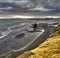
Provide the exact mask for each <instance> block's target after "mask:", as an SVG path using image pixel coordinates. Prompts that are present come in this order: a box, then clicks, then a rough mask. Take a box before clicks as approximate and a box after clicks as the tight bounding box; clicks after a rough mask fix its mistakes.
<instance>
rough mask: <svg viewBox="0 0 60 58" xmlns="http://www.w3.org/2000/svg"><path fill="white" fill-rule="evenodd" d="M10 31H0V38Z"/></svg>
mask: <svg viewBox="0 0 60 58" xmlns="http://www.w3.org/2000/svg"><path fill="white" fill-rule="evenodd" d="M9 33H10V31H1V36H0V38H3V37H5V36H7V35H8V34H9Z"/></svg>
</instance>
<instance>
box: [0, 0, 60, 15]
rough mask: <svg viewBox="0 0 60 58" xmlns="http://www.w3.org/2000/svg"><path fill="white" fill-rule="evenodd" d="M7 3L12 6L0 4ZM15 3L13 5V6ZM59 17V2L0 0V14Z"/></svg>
mask: <svg viewBox="0 0 60 58" xmlns="http://www.w3.org/2000/svg"><path fill="white" fill-rule="evenodd" d="M1 2H4V3H5V2H7V3H8V2H9V3H12V4H1ZM13 3H15V4H13ZM11 12H12V13H15V14H16V13H19V14H21V13H24V15H25V13H26V14H27V13H29V12H30V13H31V14H33V13H34V14H38V15H41V14H42V15H51V16H52V15H58V16H59V15H60V0H0V14H1V13H11Z"/></svg>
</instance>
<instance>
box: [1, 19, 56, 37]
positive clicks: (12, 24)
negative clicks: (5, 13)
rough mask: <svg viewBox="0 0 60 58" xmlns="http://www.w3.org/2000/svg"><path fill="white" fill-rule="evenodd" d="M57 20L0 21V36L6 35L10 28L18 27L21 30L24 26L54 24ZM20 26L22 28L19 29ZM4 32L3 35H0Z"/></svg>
mask: <svg viewBox="0 0 60 58" xmlns="http://www.w3.org/2000/svg"><path fill="white" fill-rule="evenodd" d="M56 20H57V19H53V20H52V19H51V20H37V19H36V20H30V19H17V18H16V19H0V36H1V35H2V34H3V35H4V34H6V32H4V31H7V30H8V29H9V30H10V29H11V28H13V29H15V27H17V26H18V28H22V27H24V26H25V24H27V23H29V24H33V23H48V24H51V23H54V22H57V21H56ZM21 26H22V27H21ZM2 32H4V33H2Z"/></svg>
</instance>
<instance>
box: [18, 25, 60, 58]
mask: <svg viewBox="0 0 60 58" xmlns="http://www.w3.org/2000/svg"><path fill="white" fill-rule="evenodd" d="M17 58H60V25H59V26H58V27H57V28H56V30H55V33H54V34H53V35H52V36H51V37H50V38H49V39H48V40H46V41H45V42H44V43H42V44H41V45H39V46H38V47H37V48H35V49H33V50H31V51H27V52H24V53H23V54H22V55H19V56H18V57H17Z"/></svg>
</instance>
